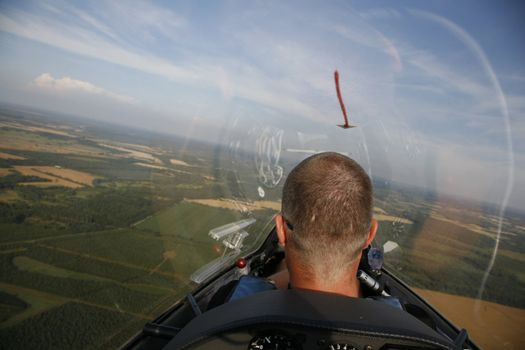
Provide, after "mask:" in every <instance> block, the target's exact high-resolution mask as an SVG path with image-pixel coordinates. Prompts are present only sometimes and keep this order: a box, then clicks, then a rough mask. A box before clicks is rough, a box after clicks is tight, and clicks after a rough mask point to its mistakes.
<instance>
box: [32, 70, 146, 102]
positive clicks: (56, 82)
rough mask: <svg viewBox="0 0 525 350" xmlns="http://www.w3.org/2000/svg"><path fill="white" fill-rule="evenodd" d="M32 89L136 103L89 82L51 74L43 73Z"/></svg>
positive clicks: (37, 78) (132, 99) (33, 82)
mask: <svg viewBox="0 0 525 350" xmlns="http://www.w3.org/2000/svg"><path fill="white" fill-rule="evenodd" d="M30 85H31V86H32V87H36V88H39V89H44V90H48V91H54V92H82V93H86V94H90V95H99V96H104V97H107V98H110V99H112V100H115V101H118V102H121V103H135V102H136V101H135V99H134V98H132V97H129V96H124V95H119V94H116V93H113V92H111V91H108V90H106V89H104V88H101V87H98V86H96V85H93V84H91V83H89V82H87V81H82V80H76V79H72V78H70V77H63V78H60V79H55V78H53V76H52V75H51V74H49V73H43V74H41V75H39V76H38V77H36V78H35V79H34V80H33V81H32V82H31V84H30Z"/></svg>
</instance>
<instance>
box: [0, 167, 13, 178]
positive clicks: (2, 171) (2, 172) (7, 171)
mask: <svg viewBox="0 0 525 350" xmlns="http://www.w3.org/2000/svg"><path fill="white" fill-rule="evenodd" d="M12 172H13V169H9V168H0V177H2V176H7V175H9V174H11V173H12Z"/></svg>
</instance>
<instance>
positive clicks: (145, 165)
mask: <svg viewBox="0 0 525 350" xmlns="http://www.w3.org/2000/svg"><path fill="white" fill-rule="evenodd" d="M135 165H138V166H143V167H145V168H151V169H158V170H168V171H172V172H175V173H179V174H190V175H191V173H190V172H187V171H183V170H177V169H172V168H167V167H165V166H162V165H153V164H148V163H135Z"/></svg>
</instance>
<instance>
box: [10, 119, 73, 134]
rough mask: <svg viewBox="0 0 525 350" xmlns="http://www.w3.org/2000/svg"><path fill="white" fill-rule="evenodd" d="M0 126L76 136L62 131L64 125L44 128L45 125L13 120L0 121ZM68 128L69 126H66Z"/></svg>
mask: <svg viewBox="0 0 525 350" xmlns="http://www.w3.org/2000/svg"><path fill="white" fill-rule="evenodd" d="M0 127H8V128H12V129H19V130H24V131H29V132H45V133H48V134H55V135H60V136H68V137H72V138H74V137H77V136H76V135H73V134H70V133H68V132H66V131H64V127H62V128H58V127H57V128H45V127H40V126H30V125H24V124H19V123H15V122H0ZM67 129H69V128H67Z"/></svg>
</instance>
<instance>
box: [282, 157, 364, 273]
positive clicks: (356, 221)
mask: <svg viewBox="0 0 525 350" xmlns="http://www.w3.org/2000/svg"><path fill="white" fill-rule="evenodd" d="M282 214H283V216H284V218H285V220H287V221H288V222H289V223H290V224H291V225H292V226H293V230H291V232H290V233H289V234H288V235H287V246H288V247H289V249H292V250H293V251H294V257H296V259H300V260H301V261H300V262H298V263H299V265H301V266H302V267H303V269H306V270H308V271H309V272H310V273H312V274H314V275H317V276H319V275H320V274H321V276H323V278H330V277H332V278H340V273H343V272H344V271H345V269H346V268H348V267H350V266H351V265H353V263H354V262H355V259H356V258H357V256H358V255H359V252H361V250H362V249H363V245H364V243H365V242H366V240H367V238H368V233H369V230H370V224H371V220H372V184H371V181H370V178H369V177H368V175H367V174H366V173H365V171H364V170H363V168H361V166H359V164H357V163H356V162H355V161H353V160H352V159H350V158H348V157H345V156H343V155H341V154H338V153H333V152H326V153H320V154H316V155H314V156H312V157H309V158H307V159H305V160H303V161H302V162H301V163H299V165H297V166H296V167H295V168H294V169H293V170H292V172H291V173H290V174H289V175H288V178H287V179H286V182H285V184H284V188H283V198H282ZM338 272H340V273H338Z"/></svg>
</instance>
